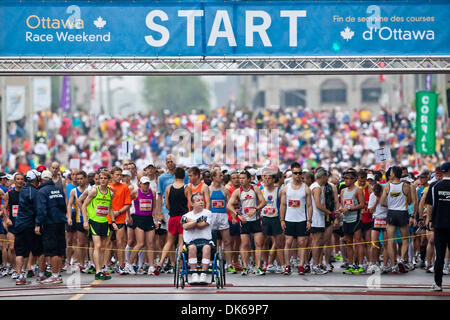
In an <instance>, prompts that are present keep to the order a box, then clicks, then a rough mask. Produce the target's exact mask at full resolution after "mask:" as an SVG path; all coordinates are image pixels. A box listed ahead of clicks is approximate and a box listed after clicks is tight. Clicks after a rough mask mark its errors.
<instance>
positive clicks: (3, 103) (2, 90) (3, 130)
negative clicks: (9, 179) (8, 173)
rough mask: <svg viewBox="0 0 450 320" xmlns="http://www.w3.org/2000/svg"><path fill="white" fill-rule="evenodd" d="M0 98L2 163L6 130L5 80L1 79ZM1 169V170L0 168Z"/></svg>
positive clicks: (4, 155) (4, 154)
mask: <svg viewBox="0 0 450 320" xmlns="http://www.w3.org/2000/svg"><path fill="white" fill-rule="evenodd" d="M0 90H1V96H2V106H1V108H2V161H5V160H6V153H7V150H6V148H7V146H6V145H7V139H8V137H7V132H6V131H7V130H6V126H7V123H6V78H5V77H1V88H0ZM2 169H3V168H2Z"/></svg>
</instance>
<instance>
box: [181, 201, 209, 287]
mask: <svg viewBox="0 0 450 320" xmlns="http://www.w3.org/2000/svg"><path fill="white" fill-rule="evenodd" d="M191 203H192V209H193V210H192V211H190V212H188V213H186V214H185V215H183V217H182V218H181V224H182V226H183V229H184V231H183V240H184V242H185V244H186V246H187V248H188V252H189V255H188V263H189V266H190V270H191V271H192V270H197V264H198V260H197V256H200V255H197V250H201V253H202V254H201V257H202V260H201V262H202V271H203V272H201V273H200V276H199V275H198V273H193V274H192V277H191V281H189V283H190V284H200V283H206V282H207V280H206V272H207V271H208V268H209V264H210V262H211V260H210V258H211V244H213V242H212V232H211V211H209V210H207V209H204V205H205V204H204V201H203V196H202V195H201V194H200V193H194V194H193V195H192V197H191ZM199 253H200V252H199Z"/></svg>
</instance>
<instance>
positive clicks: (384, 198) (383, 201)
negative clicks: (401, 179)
mask: <svg viewBox="0 0 450 320" xmlns="http://www.w3.org/2000/svg"><path fill="white" fill-rule="evenodd" d="M388 193H389V184H387V185H386V186H385V187H384V188H383V195H382V196H381V200H380V201H381V205H382V206H383V207H387V206H388V204H387V195H388Z"/></svg>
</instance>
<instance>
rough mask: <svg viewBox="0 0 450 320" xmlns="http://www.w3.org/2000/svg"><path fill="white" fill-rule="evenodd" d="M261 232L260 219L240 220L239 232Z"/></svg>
mask: <svg viewBox="0 0 450 320" xmlns="http://www.w3.org/2000/svg"><path fill="white" fill-rule="evenodd" d="M259 232H262V227H261V220H259V219H258V220H256V221H247V223H242V222H241V234H251V233H259Z"/></svg>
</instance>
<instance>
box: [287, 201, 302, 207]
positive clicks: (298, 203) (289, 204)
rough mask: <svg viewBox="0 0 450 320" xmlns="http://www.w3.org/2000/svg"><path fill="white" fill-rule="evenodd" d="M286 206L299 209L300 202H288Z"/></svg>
mask: <svg viewBox="0 0 450 320" xmlns="http://www.w3.org/2000/svg"><path fill="white" fill-rule="evenodd" d="M288 206H289V207H291V208H298V207H300V200H289V201H288Z"/></svg>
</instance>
